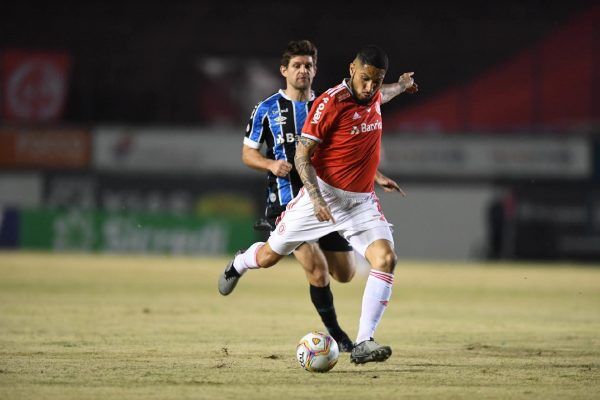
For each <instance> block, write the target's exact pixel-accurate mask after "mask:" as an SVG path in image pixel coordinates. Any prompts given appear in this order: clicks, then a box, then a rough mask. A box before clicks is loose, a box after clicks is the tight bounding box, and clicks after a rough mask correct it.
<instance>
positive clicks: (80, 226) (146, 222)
mask: <svg viewBox="0 0 600 400" xmlns="http://www.w3.org/2000/svg"><path fill="white" fill-rule="evenodd" d="M253 222H254V220H253V218H252V217H248V216H231V217H229V216H216V217H197V216H194V215H186V216H179V215H170V214H140V213H111V212H103V211H81V210H75V209H70V210H69V209H66V210H50V209H25V210H21V226H20V240H19V242H20V247H21V248H23V249H40V250H55V251H97V252H106V253H157V254H196V255H198V254H202V255H221V254H226V253H234V252H235V251H237V250H238V249H240V248H246V247H248V246H249V245H250V244H252V243H253V242H255V241H257V235H256V233H255V232H254V231H253V229H252V224H253Z"/></svg>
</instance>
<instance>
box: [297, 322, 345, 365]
mask: <svg viewBox="0 0 600 400" xmlns="http://www.w3.org/2000/svg"><path fill="white" fill-rule="evenodd" d="M339 355H340V350H339V349H338V345H337V342H336V341H335V340H334V339H333V338H332V337H331V336H329V335H328V334H326V333H323V332H311V333H309V334H307V335H306V336H304V337H303V338H302V339H300V342H298V346H297V347H296V358H297V359H298V362H299V363H300V365H301V366H302V368H304V369H305V370H307V371H310V372H327V371H329V370H330V369H331V368H333V367H334V366H335V364H336V363H337V361H338V357H339Z"/></svg>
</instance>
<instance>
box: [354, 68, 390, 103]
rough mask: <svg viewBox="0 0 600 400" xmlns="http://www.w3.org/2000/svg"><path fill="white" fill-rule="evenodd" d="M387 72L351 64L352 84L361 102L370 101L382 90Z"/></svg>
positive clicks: (355, 94)
mask: <svg viewBox="0 0 600 400" xmlns="http://www.w3.org/2000/svg"><path fill="white" fill-rule="evenodd" d="M383 78H385V70H384V69H379V68H375V67H374V66H372V65H364V64H362V63H361V62H358V61H356V60H355V61H354V62H353V63H352V64H350V83H351V84H352V91H353V92H354V96H355V97H356V98H357V99H358V100H359V101H369V100H371V98H372V97H373V96H374V95H375V93H377V91H378V90H379V89H381V85H383Z"/></svg>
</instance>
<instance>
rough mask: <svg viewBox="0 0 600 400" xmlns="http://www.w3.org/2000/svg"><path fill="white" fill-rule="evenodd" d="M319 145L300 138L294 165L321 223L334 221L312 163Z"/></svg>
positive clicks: (302, 137)
mask: <svg viewBox="0 0 600 400" xmlns="http://www.w3.org/2000/svg"><path fill="white" fill-rule="evenodd" d="M317 144H318V143H317V142H316V141H314V140H311V139H309V138H307V137H304V136H300V138H299V139H298V146H296V156H295V157H294V163H295V165H296V171H298V175H300V179H301V180H302V183H303V184H304V189H305V190H306V191H307V192H308V195H309V196H310V199H311V200H312V203H313V207H314V208H315V216H316V217H317V219H318V220H319V221H329V220H331V221H333V216H332V215H331V211H330V210H329V207H328V206H327V202H326V201H325V199H324V198H323V195H322V194H321V190H320V189H319V183H318V182H317V172H316V171H315V167H313V165H312V164H311V162H310V158H311V157H312V155H313V153H314V151H315V149H316V148H317Z"/></svg>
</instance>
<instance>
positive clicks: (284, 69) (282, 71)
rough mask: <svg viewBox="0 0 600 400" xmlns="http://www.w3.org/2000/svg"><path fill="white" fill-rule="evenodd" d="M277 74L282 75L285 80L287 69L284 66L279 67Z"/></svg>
mask: <svg viewBox="0 0 600 400" xmlns="http://www.w3.org/2000/svg"><path fill="white" fill-rule="evenodd" d="M279 72H281V75H283V77H284V78H287V67H286V66H284V65H280V66H279Z"/></svg>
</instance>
